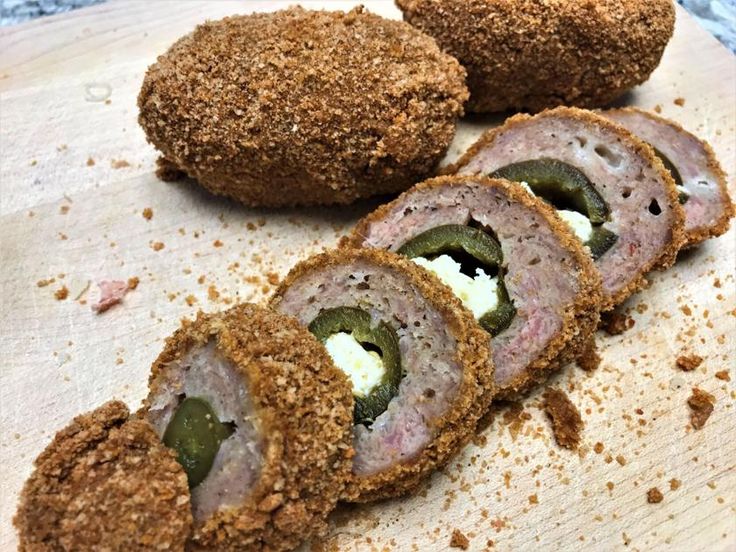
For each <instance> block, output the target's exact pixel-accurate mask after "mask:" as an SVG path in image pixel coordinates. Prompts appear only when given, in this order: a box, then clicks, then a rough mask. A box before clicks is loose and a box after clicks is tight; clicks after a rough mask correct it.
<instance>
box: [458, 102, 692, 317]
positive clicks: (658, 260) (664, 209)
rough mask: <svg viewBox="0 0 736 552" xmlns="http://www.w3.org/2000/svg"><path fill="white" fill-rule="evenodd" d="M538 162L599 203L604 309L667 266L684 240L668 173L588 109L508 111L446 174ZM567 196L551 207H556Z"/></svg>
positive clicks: (645, 148)
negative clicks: (559, 170)
mask: <svg viewBox="0 0 736 552" xmlns="http://www.w3.org/2000/svg"><path fill="white" fill-rule="evenodd" d="M539 161H541V162H543V163H549V162H552V163H556V164H557V165H558V167H563V169H564V170H566V171H568V172H570V173H574V176H575V177H576V178H579V179H583V180H584V181H586V182H587V184H586V186H587V189H586V192H589V193H590V194H591V195H593V196H595V201H597V202H599V203H601V206H602V207H603V211H602V213H600V212H599V213H598V214H599V215H600V214H603V215H605V217H604V220H603V221H602V223H601V224H599V225H598V228H599V229H600V230H601V231H603V232H605V233H607V234H609V235H610V234H612V235H613V236H614V237H615V242H613V243H612V244H611V242H609V244H608V246H607V247H606V248H605V250H604V251H603V252H602V253H601V254H600V256H599V257H598V258H597V259H596V266H597V268H598V270H599V271H600V272H601V276H602V279H603V305H602V309H603V310H604V311H607V310H610V309H612V308H613V307H615V306H616V305H618V304H619V303H621V302H623V301H624V300H625V299H626V298H627V297H629V296H630V295H632V294H633V293H635V292H636V291H639V290H640V289H642V288H643V287H644V286H645V285H646V278H645V275H646V273H647V272H649V271H650V270H652V269H664V268H667V267H669V266H671V265H672V263H674V261H675V257H676V255H677V252H678V251H679V249H680V248H681V247H682V245H683V244H684V243H685V234H684V221H685V213H684V211H683V209H682V206H681V205H680V203H679V200H678V192H677V187H676V186H675V182H674V180H673V179H672V176H671V175H670V174H669V172H668V171H667V170H666V169H665V167H664V165H663V164H662V162H661V161H660V160H659V159H658V158H657V157H656V155H655V153H654V150H653V149H652V148H651V147H650V146H649V145H648V144H646V143H645V142H643V141H642V140H640V139H639V138H637V137H636V136H634V135H633V134H631V133H630V132H629V131H628V130H626V129H625V128H624V127H622V126H620V125H618V124H616V123H613V122H611V121H609V120H607V119H605V118H604V117H602V116H600V115H596V114H595V113H593V112H591V111H586V110H582V109H577V108H570V107H558V108H555V109H551V110H546V111H543V112H542V113H540V114H538V115H534V116H529V115H523V114H522V115H515V116H513V117H511V118H509V119H508V120H507V121H506V122H505V123H504V124H503V125H502V126H500V127H498V128H495V129H491V130H489V131H487V132H486V133H485V134H484V135H483V136H481V138H480V139H479V140H478V141H477V142H476V143H475V144H474V145H473V146H472V147H471V148H470V149H469V150H468V151H467V152H466V153H465V155H463V156H462V157H461V158H460V160H459V161H458V162H457V163H456V164H455V165H454V166H452V167H448V169H447V170H446V172H447V173H452V172H457V173H458V174H483V175H499V174H503V173H504V172H508V170H509V169H510V168H514V167H519V166H520V165H519V164H522V163H524V164H526V163H527V162H539ZM517 172H518V171H517ZM514 180H518V179H517V178H514ZM570 200H571V198H570V197H567V198H565V197H563V198H562V202H561V204H556V200H553V201H552V204H553V205H554V206H555V207H557V208H558V209H562V208H565V205H564V204H565V203H569V202H570ZM588 214H589V215H590V213H588ZM591 222H592V219H591Z"/></svg>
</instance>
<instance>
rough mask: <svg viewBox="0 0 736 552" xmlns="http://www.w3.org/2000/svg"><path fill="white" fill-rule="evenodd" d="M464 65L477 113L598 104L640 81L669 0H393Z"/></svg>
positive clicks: (658, 53)
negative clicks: (577, 0) (542, 0)
mask: <svg viewBox="0 0 736 552" xmlns="http://www.w3.org/2000/svg"><path fill="white" fill-rule="evenodd" d="M396 3H397V4H398V6H399V8H401V10H402V11H403V12H404V19H405V20H406V21H408V22H409V23H411V24H412V25H414V26H415V27H417V28H418V29H421V30H422V31H424V32H425V33H427V34H428V35H430V36H432V37H434V38H435V39H437V42H438V43H439V44H440V46H441V47H442V48H443V49H444V50H445V51H446V52H448V53H449V54H451V55H453V56H455V57H456V58H457V59H458V60H459V61H460V63H461V64H462V65H463V66H464V67H465V68H466V69H467V71H468V87H469V88H470V101H469V102H468V105H467V109H468V110H469V111H475V112H491V111H504V110H507V109H515V110H528V111H540V110H542V109H544V108H547V107H555V106H558V105H577V106H581V107H595V106H603V105H606V104H608V103H609V102H611V101H613V100H614V99H616V98H617V97H618V96H620V95H621V94H623V93H624V92H625V91H626V90H628V89H630V88H632V87H633V86H635V85H637V84H641V83H642V82H644V81H646V80H647V79H648V78H649V75H650V74H651V73H652V71H653V70H654V69H655V68H656V67H657V65H658V64H659V61H660V59H661V57H662V53H663V52H664V48H665V46H666V45H667V42H668V41H669V40H670V38H671V36H672V32H673V30H674V23H675V9H674V6H673V3H672V1H671V0H623V1H622V0H596V1H594V2H593V1H579V2H576V1H569V0H550V1H545V2H541V1H539V0H396Z"/></svg>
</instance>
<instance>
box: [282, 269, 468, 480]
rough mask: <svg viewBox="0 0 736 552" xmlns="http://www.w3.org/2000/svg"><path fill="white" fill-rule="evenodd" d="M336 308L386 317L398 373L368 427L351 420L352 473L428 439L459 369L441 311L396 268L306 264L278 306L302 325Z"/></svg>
mask: <svg viewBox="0 0 736 552" xmlns="http://www.w3.org/2000/svg"><path fill="white" fill-rule="evenodd" d="M337 307H355V308H359V309H362V310H364V311H366V312H368V313H369V314H370V316H371V320H372V326H373V327H375V326H376V325H378V324H380V323H381V322H385V323H387V324H389V325H390V326H391V327H392V328H393V330H394V331H395V332H396V335H397V337H398V342H399V351H400V358H401V366H402V367H403V371H404V373H405V375H404V376H403V378H402V379H401V383H400V384H399V386H398V393H397V394H396V396H394V397H393V398H392V399H391V400H390V402H388V405H387V407H386V410H385V411H384V412H382V413H381V414H380V415H379V416H378V417H376V418H375V420H373V423H372V424H370V426H368V425H364V424H357V425H355V426H354V427H353V447H354V448H355V457H354V460H353V473H354V474H356V475H359V476H366V475H371V474H374V473H378V472H380V471H383V470H385V469H388V468H390V467H391V466H393V465H395V464H396V463H403V462H408V461H410V460H412V459H413V458H415V457H416V456H417V455H418V454H419V453H420V452H421V451H422V450H423V449H424V447H425V446H427V444H428V443H430V441H431V440H432V438H433V437H434V433H433V428H432V424H431V421H432V420H433V419H437V418H439V417H441V416H442V415H443V414H444V413H445V412H446V410H447V409H448V408H449V407H450V405H452V404H453V401H454V400H455V397H456V396H457V393H458V390H459V388H460V384H461V383H462V379H463V373H462V369H461V367H460V366H459V365H458V362H457V360H456V358H455V351H456V348H457V340H456V339H455V338H454V337H453V336H452V335H451V334H450V333H449V332H447V330H446V327H445V321H444V319H443V317H442V314H441V313H440V312H439V311H438V310H437V309H435V308H434V307H432V306H431V305H430V304H429V303H428V301H427V300H426V299H424V297H422V295H421V294H420V293H419V291H418V290H416V289H415V288H414V287H413V286H412V285H411V284H409V283H408V282H407V280H406V278H405V277H403V276H402V275H400V274H399V273H397V272H392V271H389V270H385V269H381V268H379V267H376V266H373V265H371V264H370V263H368V262H366V261H362V260H360V261H356V262H354V263H351V264H350V265H343V266H331V267H329V268H327V269H325V270H314V271H311V272H309V273H307V274H305V275H304V276H303V277H301V278H300V279H299V280H297V281H295V282H293V283H292V284H291V285H290V286H289V288H288V289H287V290H286V291H285V292H284V294H283V297H282V301H281V303H280V306H279V309H280V310H281V311H282V312H286V313H296V316H297V318H298V319H299V320H300V321H301V322H302V323H304V324H309V323H310V322H312V321H313V320H314V319H315V318H316V317H317V316H318V315H319V314H320V312H323V311H325V310H326V309H331V308H337Z"/></svg>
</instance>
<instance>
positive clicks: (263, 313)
mask: <svg viewBox="0 0 736 552" xmlns="http://www.w3.org/2000/svg"><path fill="white" fill-rule="evenodd" d="M149 389H150V392H149V395H148V398H147V399H146V401H145V403H144V408H143V410H142V415H145V417H146V418H147V419H148V420H150V422H151V424H152V425H153V426H154V428H155V430H156V432H157V433H158V435H159V436H160V438H161V439H162V440H163V442H164V444H166V445H167V446H169V447H171V448H172V449H174V450H175V451H176V452H177V455H178V460H179V462H181V464H182V465H183V466H184V468H185V470H186V473H187V477H188V481H189V487H190V488H191V497H192V498H191V502H192V513H193V516H194V531H193V536H192V540H191V544H190V546H191V547H192V548H194V549H198V548H206V549H212V550H290V549H292V548H294V547H296V546H297V545H298V544H299V543H300V542H301V541H302V540H304V539H306V538H309V537H310V536H313V535H315V534H318V533H320V532H322V531H323V530H324V529H325V526H326V524H325V519H326V517H327V514H328V513H329V512H330V511H331V510H332V509H333V508H334V506H335V503H336V502H337V499H338V497H339V496H340V494H341V492H342V489H343V487H344V484H345V480H346V478H347V476H348V474H349V471H350V456H351V454H352V450H351V448H350V428H351V424H350V421H351V419H352V409H353V402H352V397H351V394H350V386H349V384H348V382H347V378H346V377H345V375H344V374H343V373H342V372H340V371H339V370H337V369H336V368H335V367H334V365H333V364H332V361H331V360H330V357H329V356H328V355H327V352H326V351H325V350H324V347H322V345H320V344H319V342H318V341H317V340H316V339H315V338H314V337H313V336H312V335H311V334H309V332H307V331H306V330H305V329H304V328H303V327H301V326H300V325H299V324H298V323H297V322H296V321H295V320H293V319H290V318H288V317H286V316H283V315H280V314H278V313H274V312H271V311H268V310H266V309H263V308H260V307H256V306H254V305H249V304H243V305H239V306H237V307H234V308H232V309H230V310H228V311H225V312H224V313H221V314H212V315H205V314H200V315H199V316H198V317H197V319H196V321H194V322H187V323H185V324H184V325H183V326H182V328H181V329H179V330H177V331H176V333H174V335H173V336H172V337H171V338H169V339H168V340H167V342H166V346H165V348H164V351H163V352H162V353H161V355H160V356H159V357H158V359H157V360H156V362H155V363H154V365H153V369H152V374H151V379H150V382H149Z"/></svg>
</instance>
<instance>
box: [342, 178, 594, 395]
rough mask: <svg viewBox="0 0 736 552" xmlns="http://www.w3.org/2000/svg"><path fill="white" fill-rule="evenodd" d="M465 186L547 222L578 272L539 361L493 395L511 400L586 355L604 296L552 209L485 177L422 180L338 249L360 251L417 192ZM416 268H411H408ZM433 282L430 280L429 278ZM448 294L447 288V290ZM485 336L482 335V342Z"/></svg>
mask: <svg viewBox="0 0 736 552" xmlns="http://www.w3.org/2000/svg"><path fill="white" fill-rule="evenodd" d="M469 183H472V184H477V185H480V186H488V187H495V188H501V189H503V191H504V193H505V194H506V195H507V196H508V197H509V198H511V200H512V201H514V202H516V203H520V204H522V205H524V206H525V207H526V208H528V209H531V210H534V211H536V212H538V213H539V214H540V215H541V216H542V217H543V218H544V219H545V221H546V222H547V224H548V225H549V227H550V229H551V230H552V232H553V234H554V235H555V237H556V238H557V240H558V241H559V243H560V244H561V245H562V247H564V248H565V249H566V250H567V251H569V252H570V254H571V255H572V256H573V257H574V259H575V263H576V265H577V266H578V267H579V273H580V274H579V283H580V290H579V292H578V294H577V295H576V296H575V301H574V303H573V304H571V305H566V306H565V311H564V313H563V316H562V318H563V320H562V328H561V330H560V332H558V334H557V335H556V336H555V337H554V338H553V339H551V340H550V342H549V343H548V344H547V346H546V347H545V349H544V350H543V351H542V352H541V353H540V355H539V356H538V357H537V358H536V359H535V360H534V361H532V362H531V363H530V364H529V366H528V367H527V369H526V370H525V371H524V373H523V374H521V375H519V376H518V377H517V378H515V379H514V380H513V381H511V382H510V383H509V384H508V385H506V386H504V387H503V388H499V389H497V390H496V396H495V398H496V399H514V398H515V397H518V396H519V395H522V394H524V393H526V392H527V391H529V390H530V389H531V388H532V387H533V386H534V385H536V384H538V383H541V382H543V381H544V380H546V378H547V377H548V376H549V374H550V373H552V372H554V371H556V370H558V369H559V368H561V367H562V366H564V365H565V364H567V363H568V362H571V361H573V360H575V359H576V358H577V357H578V356H579V355H580V354H582V353H583V352H584V351H585V348H586V345H587V342H588V341H589V340H590V339H591V338H592V335H593V333H594V332H595V330H596V328H597V327H598V320H599V311H600V305H601V302H602V297H603V292H602V287H601V286H602V284H601V276H600V274H599V272H598V270H597V269H596V268H595V265H594V263H593V261H592V259H591V257H590V255H589V254H588V253H587V252H586V250H585V248H584V247H583V245H582V243H581V242H580V240H579V239H578V238H576V237H575V235H574V234H573V233H572V232H571V231H570V228H569V226H568V225H567V224H566V223H565V222H564V221H563V220H562V219H561V218H560V217H559V216H558V215H557V212H556V211H555V209H553V208H552V207H550V206H549V205H547V204H546V203H545V202H543V201H541V200H539V199H538V198H536V197H534V196H532V195H531V194H529V193H527V192H525V191H524V190H523V189H520V188H519V186H516V185H513V184H511V183H509V182H507V181H505V180H501V179H492V178H488V177H486V176H479V175H477V176H459V175H458V176H440V177H437V178H431V179H429V180H425V181H424V182H421V183H419V184H417V185H416V186H414V187H413V188H411V189H409V190H407V191H406V192H404V193H403V194H401V195H400V196H399V197H398V198H396V199H395V200H394V201H392V202H390V203H386V204H384V205H381V206H380V207H378V208H377V209H376V210H375V211H373V212H372V213H370V214H368V215H366V216H365V217H363V218H362V219H361V220H360V221H358V223H357V224H356V226H355V228H354V229H353V231H352V232H351V234H350V235H349V236H347V237H345V238H343V239H342V240H341V242H340V245H341V247H362V246H363V243H364V239H363V236H365V234H366V231H367V229H368V227H369V226H370V225H371V224H373V223H374V222H376V221H379V220H381V219H383V218H385V217H386V216H387V215H388V213H389V212H390V211H391V210H392V209H393V208H394V206H395V205H396V204H401V203H403V202H404V201H406V199H407V198H408V197H409V196H411V194H412V193H414V192H416V191H421V190H424V189H428V188H441V187H444V186H466V185H468V184H469ZM412 264H414V263H412ZM432 276H434V275H432ZM439 284H440V285H442V286H444V284H442V282H439ZM448 291H449V288H448ZM450 293H451V294H452V292H450ZM487 338H488V334H486V339H487Z"/></svg>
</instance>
